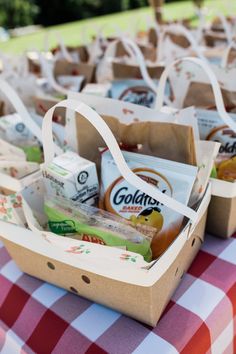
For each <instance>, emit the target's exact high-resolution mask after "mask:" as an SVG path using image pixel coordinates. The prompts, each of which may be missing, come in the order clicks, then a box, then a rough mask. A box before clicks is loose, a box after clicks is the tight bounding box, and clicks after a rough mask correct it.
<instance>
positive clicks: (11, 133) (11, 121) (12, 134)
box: [0, 113, 42, 163]
mask: <svg viewBox="0 0 236 354" xmlns="http://www.w3.org/2000/svg"><path fill="white" fill-rule="evenodd" d="M0 139H3V140H5V141H7V142H8V143H10V144H13V145H15V146H17V147H19V148H21V149H22V150H23V151H24V152H25V154H26V157H27V160H28V161H31V162H39V163H40V162H42V149H41V145H40V143H39V141H38V140H37V138H36V137H34V135H33V134H32V133H31V132H30V131H29V129H28V128H27V127H26V126H25V124H24V123H23V120H22V118H21V117H20V115H19V114H17V113H14V114H9V115H6V116H4V117H2V118H1V119H0Z"/></svg>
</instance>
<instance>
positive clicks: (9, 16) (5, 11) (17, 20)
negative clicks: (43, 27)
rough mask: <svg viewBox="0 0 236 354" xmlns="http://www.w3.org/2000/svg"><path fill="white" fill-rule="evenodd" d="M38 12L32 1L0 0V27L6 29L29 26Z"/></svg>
mask: <svg viewBox="0 0 236 354" xmlns="http://www.w3.org/2000/svg"><path fill="white" fill-rule="evenodd" d="M38 11H39V8H38V6H37V5H36V4H35V2H34V0H0V25H1V26H3V27H6V28H14V27H19V26H27V25H31V24H33V23H34V19H35V17H36V15H37V13H38Z"/></svg>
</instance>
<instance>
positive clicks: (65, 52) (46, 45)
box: [44, 31, 73, 63]
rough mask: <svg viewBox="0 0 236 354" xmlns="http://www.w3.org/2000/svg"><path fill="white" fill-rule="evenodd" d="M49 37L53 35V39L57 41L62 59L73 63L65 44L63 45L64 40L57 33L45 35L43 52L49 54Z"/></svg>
mask: <svg viewBox="0 0 236 354" xmlns="http://www.w3.org/2000/svg"><path fill="white" fill-rule="evenodd" d="M51 35H54V37H56V39H57V41H58V44H59V48H60V50H61V52H62V55H63V57H64V58H65V60H66V61H69V62H71V63H72V62H73V59H72V57H71V55H70V53H69V52H68V50H67V48H66V46H65V43H64V40H63V38H62V36H61V35H60V33H59V32H57V31H56V32H54V31H49V32H47V33H46V34H45V38H44V49H45V52H49V37H50V36H51Z"/></svg>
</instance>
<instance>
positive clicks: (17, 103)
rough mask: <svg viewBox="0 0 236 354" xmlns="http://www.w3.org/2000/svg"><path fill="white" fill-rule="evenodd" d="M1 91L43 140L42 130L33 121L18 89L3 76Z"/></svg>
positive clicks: (0, 80) (28, 126)
mask: <svg viewBox="0 0 236 354" xmlns="http://www.w3.org/2000/svg"><path fill="white" fill-rule="evenodd" d="M0 91H1V92H2V93H3V94H4V95H5V96H6V97H7V99H8V100H9V101H10V103H11V104H12V106H13V107H14V108H15V110H16V112H17V113H18V114H19V115H20V117H21V118H22V120H23V122H24V124H25V126H26V127H27V128H28V129H29V130H30V131H31V133H32V134H33V135H34V136H35V137H36V138H37V139H38V140H39V141H40V142H42V132H41V129H40V128H39V126H38V125H37V124H36V123H35V122H34V121H33V119H32V118H31V116H30V114H29V112H28V110H27V109H26V107H25V105H24V103H23V102H22V100H21V99H20V97H19V96H18V94H17V93H16V91H15V90H14V89H13V88H12V87H11V86H10V85H9V84H8V83H7V82H6V81H5V80H3V79H2V78H0Z"/></svg>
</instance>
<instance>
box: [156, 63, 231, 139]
mask: <svg viewBox="0 0 236 354" xmlns="http://www.w3.org/2000/svg"><path fill="white" fill-rule="evenodd" d="M180 62H190V63H194V64H196V65H198V66H200V67H201V68H202V70H203V71H204V72H205V73H206V75H207V77H208V79H209V81H210V84H211V87H212V90H213V93H214V98H215V103H216V109H217V111H218V113H219V115H220V117H221V119H222V120H223V121H224V123H225V124H226V125H227V126H228V127H229V128H230V129H232V130H233V131H235V132H236V122H234V121H233V120H232V119H231V117H230V116H229V114H228V113H227V112H226V110H225V105H224V100H223V97H222V93H221V89H220V85H219V83H218V81H217V78H216V75H215V74H214V72H213V71H212V69H211V67H210V65H209V64H208V63H207V62H205V61H202V60H201V59H199V58H192V57H187V58H180V59H177V60H175V61H174V62H172V63H171V64H170V65H169V66H167V67H166V68H165V70H164V71H163V73H162V75H161V78H160V82H159V86H158V90H157V100H156V105H155V109H156V110H157V111H160V110H161V108H162V106H163V101H164V92H165V85H166V82H167V79H168V76H169V74H170V72H171V70H172V69H173V68H174V67H175V65H176V64H178V63H180Z"/></svg>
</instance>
